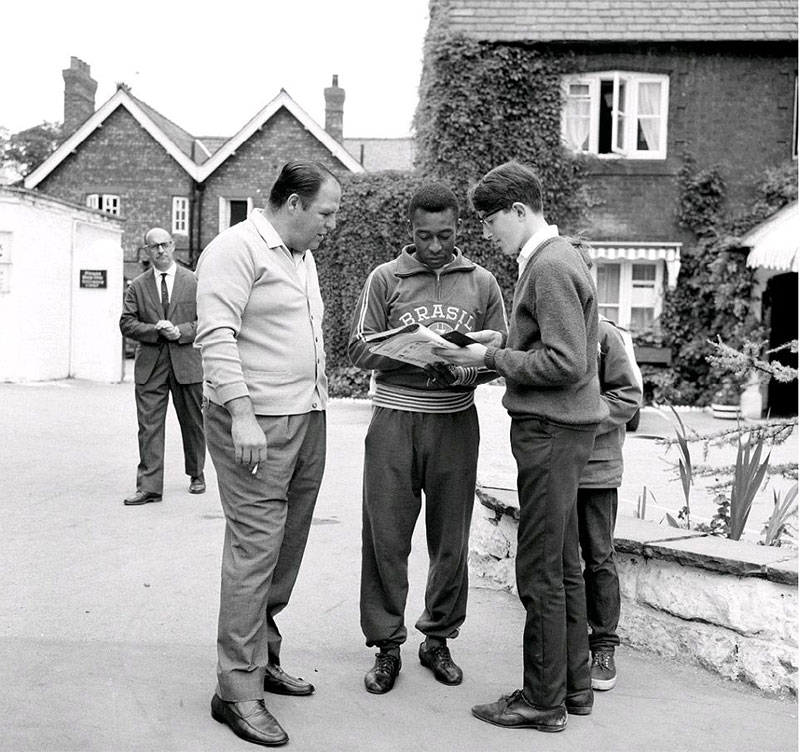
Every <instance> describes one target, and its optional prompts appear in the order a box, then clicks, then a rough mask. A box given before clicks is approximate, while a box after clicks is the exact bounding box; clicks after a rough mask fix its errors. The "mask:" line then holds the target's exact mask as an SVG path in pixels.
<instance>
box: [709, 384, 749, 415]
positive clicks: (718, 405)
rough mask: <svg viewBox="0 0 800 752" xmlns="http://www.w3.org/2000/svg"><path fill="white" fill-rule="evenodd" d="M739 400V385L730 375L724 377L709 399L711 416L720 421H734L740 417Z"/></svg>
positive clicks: (740, 398)
mask: <svg viewBox="0 0 800 752" xmlns="http://www.w3.org/2000/svg"><path fill="white" fill-rule="evenodd" d="M741 400H742V397H741V389H740V387H739V383H738V382H737V381H736V379H735V378H733V377H732V376H731V375H729V374H728V375H725V376H723V377H722V378H721V379H720V386H719V389H717V391H716V392H714V396H713V397H712V399H711V414H712V415H713V416H714V417H715V418H721V419H722V420H735V419H737V418H738V417H740V415H741Z"/></svg>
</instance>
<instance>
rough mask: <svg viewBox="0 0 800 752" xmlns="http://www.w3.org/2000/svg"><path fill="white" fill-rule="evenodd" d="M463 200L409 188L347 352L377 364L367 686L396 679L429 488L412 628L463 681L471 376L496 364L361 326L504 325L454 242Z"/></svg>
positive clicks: (425, 653) (439, 672)
mask: <svg viewBox="0 0 800 752" xmlns="http://www.w3.org/2000/svg"><path fill="white" fill-rule="evenodd" d="M460 225H461V220H460V219H459V207H458V200H457V199H456V197H455V194H454V193H453V192H452V191H451V190H450V189H449V188H447V187H445V186H443V185H440V184H438V183H429V184H426V185H423V186H422V187H421V188H420V189H419V190H418V191H417V192H416V193H415V194H414V196H413V197H412V198H411V201H410V204H409V208H408V227H409V232H410V235H411V238H412V240H413V241H414V242H413V244H411V245H407V246H405V247H404V248H403V249H402V251H401V252H400V254H399V255H398V256H397V258H395V259H394V260H393V261H389V262H388V263H385V264H381V265H380V266H378V267H377V268H376V269H374V270H373V271H372V272H371V273H370V275H369V277H367V280H366V283H365V284H364V289H363V290H362V292H361V296H360V298H359V300H358V304H357V306H356V310H355V313H354V316H353V324H352V329H351V336H350V343H349V347H348V352H349V355H350V359H351V361H352V362H353V364H354V365H356V366H358V367H359V368H364V369H374V371H375V384H376V386H375V393H374V395H373V398H372V404H373V409H372V420H371V422H370V426H369V429H368V431H367V436H366V440H365V455H364V484H363V527H362V568H361V628H362V630H363V632H364V636H365V637H366V643H367V646H368V647H372V646H376V647H378V649H379V652H378V653H377V654H376V660H375V664H374V666H373V667H372V668H371V669H370V670H369V671H368V672H367V674H366V676H365V677H364V684H365V686H366V689H367V691H368V692H372V693H374V694H383V693H385V692H388V691H390V690H391V689H392V687H393V686H394V683H395V679H396V678H397V674H398V672H399V671H400V667H401V661H400V646H401V645H402V644H403V643H404V642H405V641H406V637H407V630H406V627H405V624H404V620H403V615H404V613H405V605H406V596H407V594H408V555H409V552H410V550H411V537H412V534H413V532H414V527H415V525H416V521H417V517H418V516H419V512H420V508H421V494H422V492H423V491H424V492H425V528H426V535H427V544H428V555H429V559H430V566H429V571H428V582H427V587H426V592H425V607H424V609H423V611H422V614H421V616H420V617H419V619H418V620H417V623H416V627H417V629H418V630H419V631H420V632H422V633H423V634H424V635H425V640H424V641H423V642H422V644H421V645H420V647H419V660H420V662H421V663H422V665H423V666H425V667H426V668H429V669H430V670H431V671H432V672H433V675H434V677H435V678H436V679H437V681H439V682H441V683H443V684H447V685H456V684H460V683H461V680H462V676H463V674H462V671H461V669H460V668H459V667H458V666H457V665H456V664H455V663H454V662H453V660H452V658H451V656H450V650H449V648H448V647H447V640H448V639H451V638H454V637H456V636H457V635H458V629H459V627H460V626H461V624H463V622H464V619H465V617H466V607H467V592H468V589H469V585H468V579H467V554H468V539H469V527H470V521H471V519H472V508H473V504H474V500H475V480H476V468H477V461H478V441H479V431H478V416H477V411H476V409H475V405H474V390H475V385H476V384H477V383H478V382H479V381H484V380H485V381H488V380H491V379H493V378H496V376H497V374H494V373H490V374H489V373H487V372H486V369H482V371H481V373H480V374H479V372H478V369H477V368H468V369H465V368H451V369H448V368H442V369H438V370H433V369H431V370H428V371H426V370H423V369H422V368H419V367H417V366H413V365H408V364H405V363H402V362H400V361H398V360H393V359H391V358H387V357H384V356H379V355H374V354H373V353H371V352H370V350H369V346H370V345H369V343H368V342H367V341H366V337H368V336H369V335H370V334H374V333H378V332H382V331H385V330H387V329H393V328H395V327H399V326H403V325H408V324H415V323H416V324H423V325H425V326H427V327H429V328H430V329H433V330H434V331H436V332H438V333H439V334H446V333H447V332H450V331H453V330H456V331H460V332H463V333H465V334H470V333H471V332H473V331H475V330H478V329H486V328H490V329H496V330H498V331H501V332H503V333H505V331H506V317H505V310H504V308H503V301H502V297H501V294H500V288H499V286H498V284H497V281H496V280H495V278H494V276H493V275H492V274H491V273H490V272H488V271H487V270H486V269H483V268H482V267H480V266H478V265H477V264H475V263H473V262H472V261H470V260H469V259H467V258H465V257H464V255H463V254H462V253H461V251H460V250H459V249H458V248H457V247H456V245H455V242H456V236H457V234H458V231H459V229H460Z"/></svg>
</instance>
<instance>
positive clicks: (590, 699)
mask: <svg viewBox="0 0 800 752" xmlns="http://www.w3.org/2000/svg"><path fill="white" fill-rule="evenodd" d="M566 705H567V713H570V714H571V715H589V714H590V713H591V712H592V705H594V692H592V690H591V687H590V688H589V689H581V690H578V691H577V692H567V702H566Z"/></svg>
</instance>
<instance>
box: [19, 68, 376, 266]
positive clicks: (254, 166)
mask: <svg viewBox="0 0 800 752" xmlns="http://www.w3.org/2000/svg"><path fill="white" fill-rule="evenodd" d="M63 74H64V81H65V95H64V110H65V113H64V124H65V129H66V133H67V134H68V135H67V138H66V140H65V141H64V142H63V143H62V144H61V146H60V147H59V148H58V149H57V150H56V151H55V152H54V153H53V154H52V155H51V156H50V157H49V158H48V159H46V160H45V161H44V162H43V163H42V164H41V165H40V166H39V167H38V168H37V169H36V170H34V171H33V172H32V173H31V174H30V175H28V176H27V177H26V179H25V187H26V188H28V189H34V188H35V189H37V190H39V191H41V192H42V193H46V194H49V195H52V196H55V197H58V198H60V199H63V200H67V201H72V202H74V203H77V204H81V205H85V206H88V207H89V208H93V209H98V210H100V211H104V212H107V213H110V214H113V215H117V216H119V217H121V218H122V219H123V220H124V222H123V227H124V234H123V239H122V247H123V251H124V256H125V276H126V278H132V277H134V276H136V274H138V273H139V272H140V271H141V269H142V266H141V260H142V258H143V256H142V253H141V246H142V242H143V237H144V233H145V232H146V231H147V230H148V229H149V228H151V227H153V226H162V227H164V228H165V229H167V230H170V231H171V232H172V234H173V236H174V237H175V242H176V256H177V257H178V259H179V260H181V261H182V262H183V263H185V264H187V265H189V266H193V265H194V262H195V260H196V259H197V257H198V255H199V253H200V251H202V249H203V248H204V247H205V245H206V244H208V242H209V241H210V240H211V239H212V238H213V237H214V236H215V235H217V233H219V232H220V231H221V230H223V229H225V228H226V227H229V226H230V225H231V224H235V223H236V222H239V221H241V220H242V219H244V218H245V217H246V216H247V213H248V212H249V211H250V210H251V209H252V208H253V207H254V206H256V207H258V206H263V205H264V204H265V203H266V199H267V195H268V191H269V187H270V185H271V183H272V180H273V178H274V176H275V175H276V173H277V171H278V169H279V168H280V166H281V165H282V164H283V163H284V162H286V161H287V160H288V159H291V158H298V157H300V158H306V159H315V160H318V161H320V162H322V163H323V164H325V165H326V166H327V167H329V168H330V169H331V170H332V171H333V172H334V173H338V174H346V173H357V172H363V170H364V168H363V167H362V165H361V164H360V163H359V161H358V160H357V159H356V158H354V157H353V155H352V154H351V153H350V152H348V151H347V149H345V147H344V146H343V144H342V119H343V104H344V90H343V89H341V88H340V87H339V86H338V81H337V78H336V77H335V76H334V78H333V84H332V86H331V87H328V88H327V89H325V98H326V115H325V120H326V123H325V128H323V127H321V126H320V125H319V124H317V123H316V122H315V121H314V120H313V119H312V118H311V117H310V116H309V115H308V114H307V113H306V112H305V111H304V110H303V109H302V108H301V107H300V106H299V105H298V104H297V102H295V101H294V99H292V97H291V96H290V95H289V93H288V92H286V91H285V90H283V89H281V91H280V92H279V93H278V95H277V96H275V97H274V98H273V99H272V100H271V101H270V102H268V103H267V104H266V105H265V106H264V107H263V108H262V109H261V110H259V112H257V113H256V114H255V115H254V116H253V117H252V118H251V119H250V120H249V121H248V122H247V123H245V124H244V125H243V126H242V128H240V129H239V131H238V132H237V133H236V134H235V135H234V136H232V137H230V138H206V137H197V136H193V135H192V134H190V133H188V132H187V131H185V130H184V129H183V128H181V127H180V126H178V125H176V124H175V123H173V122H172V121H171V120H169V119H168V118H166V117H165V116H164V115H162V114H161V113H159V112H158V111H157V110H155V109H154V108H152V107H150V106H149V105H148V104H146V103H145V102H143V101H142V100H140V99H138V98H137V97H135V96H134V95H133V94H132V92H131V90H130V88H129V87H127V86H125V85H124V84H120V85H118V87H117V91H116V92H115V93H114V95H113V96H112V97H111V98H110V99H109V100H108V101H107V102H105V103H104V104H103V105H102V106H101V107H99V108H98V109H97V110H95V108H94V92H95V89H96V86H97V85H96V83H95V82H94V81H93V80H92V78H91V76H90V70H89V66H88V65H87V64H86V63H84V62H83V61H81V60H78V59H77V58H75V57H73V58H72V60H71V65H70V68H68V69H66V70H65V71H64V72H63Z"/></svg>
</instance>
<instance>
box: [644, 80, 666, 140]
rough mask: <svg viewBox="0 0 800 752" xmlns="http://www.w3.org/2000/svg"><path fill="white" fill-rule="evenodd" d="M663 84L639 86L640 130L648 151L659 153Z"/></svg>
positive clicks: (652, 82) (655, 83)
mask: <svg viewBox="0 0 800 752" xmlns="http://www.w3.org/2000/svg"><path fill="white" fill-rule="evenodd" d="M660 111H661V84H660V83H659V82H657V81H651V82H647V83H640V84H639V128H640V129H641V132H642V135H643V136H644V140H645V142H646V143H647V150H648V151H658V148H659V144H658V137H659V133H660V131H661V118H660V115H661V112H660Z"/></svg>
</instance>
